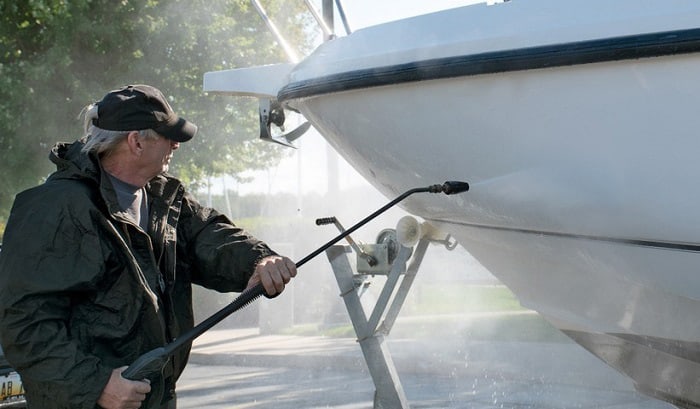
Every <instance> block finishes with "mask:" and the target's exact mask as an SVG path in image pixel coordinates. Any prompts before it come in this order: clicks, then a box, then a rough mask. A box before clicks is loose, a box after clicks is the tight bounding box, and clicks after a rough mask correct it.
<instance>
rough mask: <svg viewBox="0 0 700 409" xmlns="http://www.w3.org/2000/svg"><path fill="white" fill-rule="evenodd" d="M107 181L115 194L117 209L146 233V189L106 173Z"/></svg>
mask: <svg viewBox="0 0 700 409" xmlns="http://www.w3.org/2000/svg"><path fill="white" fill-rule="evenodd" d="M105 173H107V176H109V180H110V181H111V182H112V186H114V191H115V192H116V193H117V202H119V208H120V209H121V210H122V211H123V212H126V213H127V214H128V215H129V216H131V218H132V219H133V221H134V223H136V224H137V225H139V226H141V228H142V229H143V230H144V231H148V199H147V198H146V189H145V188H143V187H138V186H134V185H131V184H129V183H126V182H124V181H123V180H121V179H118V178H117V177H115V176H114V175H111V174H110V173H108V172H105Z"/></svg>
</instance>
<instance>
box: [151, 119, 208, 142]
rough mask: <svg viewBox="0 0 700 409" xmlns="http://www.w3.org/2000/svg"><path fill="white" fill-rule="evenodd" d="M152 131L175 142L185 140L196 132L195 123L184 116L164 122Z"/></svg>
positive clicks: (192, 136)
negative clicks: (170, 121)
mask: <svg viewBox="0 0 700 409" xmlns="http://www.w3.org/2000/svg"><path fill="white" fill-rule="evenodd" d="M153 130H154V131H156V132H158V133H159V134H161V135H163V136H164V137H166V138H168V139H170V140H171V141H175V142H187V141H189V140H190V139H192V138H194V136H195V135H196V134H197V125H195V124H193V123H192V122H190V121H187V120H186V119H184V118H177V120H176V121H175V122H173V123H165V124H162V125H160V126H158V127H156V128H153Z"/></svg>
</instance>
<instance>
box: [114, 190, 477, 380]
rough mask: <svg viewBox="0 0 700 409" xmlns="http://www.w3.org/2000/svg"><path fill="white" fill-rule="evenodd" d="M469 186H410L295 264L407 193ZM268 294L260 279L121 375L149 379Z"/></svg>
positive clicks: (402, 197) (360, 224)
mask: <svg viewBox="0 0 700 409" xmlns="http://www.w3.org/2000/svg"><path fill="white" fill-rule="evenodd" d="M468 190H469V184H468V183H466V182H456V181H449V182H445V183H444V184H442V185H431V186H428V187H422V188H414V189H411V190H408V191H406V192H404V193H403V194H402V195H401V196H399V197H397V198H396V199H394V200H392V201H391V202H389V203H387V204H386V205H384V206H383V207H381V208H380V209H378V210H377V211H375V212H374V213H372V214H371V215H369V216H367V217H365V218H364V219H362V220H360V221H359V222H358V223H357V224H355V225H354V226H352V227H350V228H349V229H347V230H345V231H343V232H341V233H340V234H339V235H338V236H336V237H335V238H333V239H332V240H330V241H329V242H328V243H326V244H324V245H323V246H321V247H319V248H318V249H316V250H314V251H313V252H311V253H310V254H309V255H307V256H306V257H304V258H303V259H301V260H299V261H298V262H297V263H296V267H297V268H299V267H301V266H303V265H304V264H306V263H307V262H308V261H310V260H311V259H313V258H314V257H316V256H318V255H319V254H321V253H322V252H324V251H326V250H327V249H328V248H329V247H331V246H332V245H334V244H336V243H337V242H339V241H340V240H342V239H343V238H345V237H346V236H348V235H350V234H352V233H353V232H355V231H356V230H357V229H359V228H360V227H362V226H364V225H365V224H367V223H368V222H369V221H371V220H372V219H374V218H375V217H377V216H379V215H380V214H382V213H384V212H385V211H387V210H388V209H389V208H391V207H393V206H394V205H396V204H397V203H399V202H400V201H402V200H404V199H405V198H407V197H408V196H410V195H412V194H414V193H423V192H428V193H444V194H446V195H453V194H457V193H462V192H466V191H468ZM264 294H265V288H264V287H263V285H262V283H258V284H256V285H255V286H253V287H250V288H248V289H246V290H245V291H243V292H242V293H241V294H240V295H239V296H238V297H236V299H235V300H233V301H232V302H231V303H230V304H228V305H227V306H225V307H224V308H222V309H221V310H219V311H218V312H216V313H214V314H213V315H212V316H210V317H209V318H207V319H206V320H204V321H202V322H201V323H199V324H198V325H196V326H195V327H194V328H192V329H191V330H189V331H187V332H185V333H184V334H182V335H181V336H179V337H178V338H177V339H175V340H174V341H173V342H171V343H169V344H167V345H165V346H163V347H160V348H156V349H153V350H151V351H149V352H147V353H145V354H143V355H141V356H140V357H138V358H137V359H136V361H134V363H132V364H131V365H129V367H128V368H127V369H126V370H124V372H123V373H122V376H123V377H124V378H126V379H131V380H141V379H146V378H148V379H150V378H152V377H153V376H154V375H155V376H157V375H159V374H160V373H161V371H162V369H163V367H164V366H165V364H166V363H167V361H168V359H169V357H170V356H171V355H173V354H174V353H175V351H177V350H178V349H179V348H180V347H182V346H183V345H186V344H189V343H190V342H192V341H193V340H194V339H195V338H197V337H198V336H200V335H202V334H203V333H204V332H206V331H207V330H209V329H210V328H211V327H213V326H214V325H216V324H217V323H219V322H220V321H221V320H223V319H224V318H226V317H228V316H229V315H231V314H232V313H234V312H236V311H238V310H240V309H241V308H243V307H245V306H246V305H248V304H250V303H251V302H253V301H254V300H256V299H257V298H259V297H260V296H262V295H264Z"/></svg>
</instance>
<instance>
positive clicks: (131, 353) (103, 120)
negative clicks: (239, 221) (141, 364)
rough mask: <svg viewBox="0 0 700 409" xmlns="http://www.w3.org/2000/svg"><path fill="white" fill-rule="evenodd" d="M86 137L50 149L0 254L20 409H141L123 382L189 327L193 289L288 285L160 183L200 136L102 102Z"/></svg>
mask: <svg viewBox="0 0 700 409" xmlns="http://www.w3.org/2000/svg"><path fill="white" fill-rule="evenodd" d="M85 129H86V134H85V136H84V137H83V138H82V139H81V140H79V141H76V142H74V143H71V144H57V145H56V146H55V147H54V149H53V150H52V152H51V155H50V159H51V161H53V162H54V163H55V164H56V167H57V170H56V172H54V173H53V174H52V175H50V177H49V178H48V179H47V181H46V182H45V183H44V184H42V185H40V186H37V187H35V188H32V189H29V190H27V191H24V192H22V193H20V194H19V195H17V198H16V200H15V203H14V206H13V209H12V213H11V215H10V218H9V220H8V223H7V228H6V230H5V235H4V240H3V249H2V253H0V341H2V346H3V348H4V350H5V354H6V356H7V359H8V360H9V361H10V362H11V363H12V365H13V366H14V367H15V368H16V369H17V371H18V372H19V373H20V375H21V376H22V379H23V382H24V385H25V388H26V396H27V401H28V404H29V408H53V409H60V408H66V409H67V408H71V409H75V408H85V409H93V408H96V407H102V408H105V409H111V408H139V407H141V406H142V403H143V401H144V399H145V397H146V395H147V394H149V393H151V385H150V384H149V382H148V381H147V380H143V381H131V380H127V379H124V378H123V377H122V376H121V372H122V371H123V370H124V369H125V367H126V366H128V365H129V364H130V363H132V362H133V361H134V360H135V359H136V358H137V357H138V356H140V355H141V354H143V353H145V352H147V351H150V350H152V349H154V348H157V347H159V346H163V345H164V344H166V343H168V342H170V341H172V340H173V339H175V338H176V337H178V336H179V335H180V334H182V333H183V332H185V331H187V330H189V329H190V328H192V326H193V313H192V287H191V286H192V284H199V285H202V286H205V287H208V288H212V289H216V290H218V291H237V292H239V291H242V290H243V289H245V288H246V287H249V286H252V285H254V284H257V283H258V282H262V284H263V286H264V288H265V291H266V292H267V294H268V295H269V296H274V295H276V294H278V293H280V292H282V290H283V289H284V287H285V284H286V283H288V282H289V280H290V279H291V277H293V276H295V275H296V268H295V265H294V263H293V262H292V261H291V260H289V259H288V258H286V257H282V256H279V255H277V254H276V253H275V252H274V251H272V250H271V249H270V248H269V247H268V246H267V245H265V244H264V243H263V242H261V241H259V240H257V239H255V238H254V237H252V236H251V235H249V234H248V233H246V232H245V231H244V230H242V229H240V228H238V227H236V226H235V225H234V224H233V223H232V222H231V221H229V219H227V218H226V217H225V216H223V215H221V214H219V213H217V212H216V211H215V210H213V209H210V208H206V207H203V206H202V205H200V204H199V203H198V202H197V201H196V200H195V199H194V198H193V197H192V196H191V195H190V194H188V193H187V191H186V190H185V188H184V187H183V186H182V184H181V183H180V182H179V181H178V180H177V179H175V178H173V177H172V176H170V175H168V174H167V170H168V165H169V163H170V160H171V159H172V156H173V152H174V151H175V150H177V149H178V147H179V144H180V143H183V142H186V141H188V140H190V139H191V138H192V137H193V136H194V135H195V133H196V131H197V127H196V126H195V125H193V124H192V123H190V122H188V121H186V120H185V119H183V118H181V117H179V116H178V115H176V114H175V113H174V112H173V110H172V108H171V107H170V105H169V104H168V102H167V100H166V98H165V97H164V96H163V94H162V93H161V92H160V91H159V90H157V89H156V88H153V87H151V86H147V85H133V86H127V87H124V88H121V89H118V90H114V91H112V92H110V93H108V94H107V95H106V96H105V97H104V98H103V99H102V100H101V101H100V102H98V103H96V104H93V105H91V106H89V107H87V108H86V111H85ZM188 354H189V350H183V351H180V353H178V354H177V355H176V356H174V357H173V358H172V359H171V360H170V361H169V362H168V364H167V366H166V367H165V368H164V370H163V377H162V379H158V380H156V381H158V382H159V384H161V382H162V384H164V385H165V390H164V393H163V394H162V395H163V396H153V397H152V399H148V401H147V402H149V406H150V407H153V408H174V407H175V391H174V389H175V382H176V381H177V379H178V377H179V376H180V374H181V373H182V371H183V369H184V367H185V364H186V361H187V358H188ZM154 392H155V388H154Z"/></svg>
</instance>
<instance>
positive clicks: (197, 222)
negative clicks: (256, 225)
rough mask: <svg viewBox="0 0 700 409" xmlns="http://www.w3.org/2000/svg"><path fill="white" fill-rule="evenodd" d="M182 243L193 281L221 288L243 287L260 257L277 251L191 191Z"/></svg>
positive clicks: (182, 222)
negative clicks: (193, 195) (196, 197)
mask: <svg viewBox="0 0 700 409" xmlns="http://www.w3.org/2000/svg"><path fill="white" fill-rule="evenodd" d="M178 247H179V254H180V255H184V256H185V257H187V258H189V260H188V264H189V266H190V270H191V271H190V273H191V276H192V282H193V283H195V284H199V285H202V286H204V287H207V288H210V289H214V290H217V291H221V292H228V291H234V292H240V291H243V290H244V289H245V287H246V285H247V283H248V280H249V279H250V277H251V276H252V275H253V271H254V269H255V266H256V265H257V263H258V261H260V259H262V258H264V257H267V256H270V255H276V254H277V253H275V252H274V251H273V250H271V249H270V248H269V247H268V246H267V244H265V243H263V242H262V241H260V240H258V239H256V238H255V237H253V236H252V235H250V234H249V233H248V232H246V231H245V230H243V229H241V228H239V227H237V226H235V225H234V224H233V223H232V222H231V221H230V220H229V219H228V218H227V217H226V216H224V215H222V214H220V213H218V212H217V211H216V210H214V209H211V208H207V207H204V206H202V205H200V204H199V203H198V202H197V201H196V200H195V199H194V198H193V197H192V196H191V195H189V194H185V197H184V201H183V207H182V214H181V216H180V224H179V226H178Z"/></svg>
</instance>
